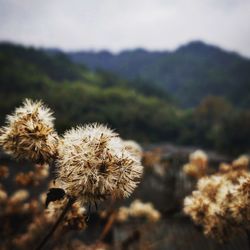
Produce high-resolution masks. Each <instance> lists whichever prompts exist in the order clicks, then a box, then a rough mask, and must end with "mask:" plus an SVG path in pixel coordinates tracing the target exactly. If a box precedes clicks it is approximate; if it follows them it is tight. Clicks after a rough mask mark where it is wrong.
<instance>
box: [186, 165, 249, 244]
mask: <svg viewBox="0 0 250 250" xmlns="http://www.w3.org/2000/svg"><path fill="white" fill-rule="evenodd" d="M242 165H246V164H242V163H241V164H240V166H242ZM238 166H239V165H238ZM223 167H224V165H223ZM223 170H224V169H223ZM197 189H198V190H197V191H194V192H193V193H192V195H191V196H188V197H186V198H185V200H184V212H185V213H186V214H188V215H189V216H190V217H191V218H192V219H193V221H194V222H195V223H196V224H199V225H202V226H203V229H204V233H205V234H206V235H208V236H210V237H213V238H216V239H217V240H219V241H221V242H223V241H225V240H227V239H228V238H229V237H230V236H232V235H234V234H236V233H239V232H241V231H242V230H244V229H247V228H249V227H250V223H249V221H250V208H249V204H250V195H249V194H250V174H249V172H247V171H246V170H244V168H243V169H242V167H236V168H235V167H233V166H231V165H227V166H226V171H223V173H222V174H221V169H220V174H215V175H212V176H209V177H204V178H201V179H200V180H199V181H198V184H197Z"/></svg>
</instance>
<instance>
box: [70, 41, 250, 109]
mask: <svg viewBox="0 0 250 250" xmlns="http://www.w3.org/2000/svg"><path fill="white" fill-rule="evenodd" d="M68 55H69V57H70V58H71V60H73V61H74V62H77V63H81V64H85V65H87V66H88V67H90V68H91V69H103V70H108V71H111V72H113V73H116V74H119V75H121V76H123V77H126V78H127V79H135V78H137V79H138V78H140V79H143V80H145V81H149V82H151V83H154V84H156V85H157V86H161V87H162V88H164V89H166V90H167V91H168V92H169V93H170V94H172V95H173V96H174V97H175V98H176V99H177V100H178V101H179V103H180V104H181V105H182V106H184V107H189V106H195V105H197V104H198V103H200V101H201V100H202V99H203V98H204V97H205V96H207V95H218V96H223V97H225V98H227V99H228V100H229V101H231V102H232V103H234V104H235V105H237V106H239V107H250V60H249V59H247V58H244V57H241V56H239V55H237V54H236V53H232V52H227V51H224V50H222V49H220V48H218V47H216V46H211V45H207V44H205V43H203V42H191V43H189V44H187V45H185V46H182V47H180V48H179V49H177V50H175V51H174V52H149V51H146V50H142V49H137V50H134V51H123V52H121V53H120V54H117V55H115V54H111V53H110V52H108V51H103V52H71V53H68Z"/></svg>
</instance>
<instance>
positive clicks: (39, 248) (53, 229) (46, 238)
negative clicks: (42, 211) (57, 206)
mask: <svg viewBox="0 0 250 250" xmlns="http://www.w3.org/2000/svg"><path fill="white" fill-rule="evenodd" d="M74 202H75V198H72V197H70V198H69V199H68V202H67V204H66V206H65V207H64V209H63V211H62V213H61V215H60V216H59V217H58V219H57V221H56V222H55V224H54V225H53V227H52V228H51V229H50V230H49V232H48V233H47V234H46V236H45V237H44V239H43V240H42V241H41V243H40V244H39V246H38V247H37V248H35V249H36V250H41V249H42V248H43V247H44V246H45V244H46V243H47V242H48V240H49V239H50V238H51V237H52V235H53V233H54V232H55V230H56V229H57V227H58V226H59V224H60V223H61V221H62V220H63V218H64V216H65V215H66V214H67V212H68V211H69V209H70V208H71V206H72V205H73V203H74Z"/></svg>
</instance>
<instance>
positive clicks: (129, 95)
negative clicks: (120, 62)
mask: <svg viewBox="0 0 250 250" xmlns="http://www.w3.org/2000/svg"><path fill="white" fill-rule="evenodd" d="M185 50H186V48H185V47H183V48H181V49H180V51H181V55H183V54H185V53H187V52H185ZM194 50H195V53H198V52H197V48H194ZM209 51H210V50H209ZM126 53H128V54H130V53H132V54H133V52H126ZM126 53H124V56H125V54H126ZM188 53H190V48H188ZM199 53H201V52H199ZM199 53H198V54H199ZM202 53H203V52H202ZM137 55H138V57H137V58H140V57H141V58H144V59H143V61H145V60H147V62H148V65H149V64H150V63H151V60H150V52H145V51H143V50H139V51H137ZM142 55H143V57H142ZM154 56H155V57H159V55H158V52H157V53H155V54H154ZM166 57H167V58H169V56H166ZM201 57H202V58H203V56H201ZM128 58H129V57H128ZM195 58H196V59H197V56H196V57H195ZM162 60H165V56H163V57H162ZM200 61H202V60H200ZM137 63H138V64H139V59H137V62H136V63H135V62H134V67H135V66H136V64H137ZM224 63H225V64H227V63H228V62H227V61H226V60H225V62H224ZM153 66H154V65H151V67H153ZM148 67H149V66H148ZM179 68H180V69H182V68H181V67H180V66H179ZM179 68H178V70H179ZM131 70H132V69H131ZM241 70H242V72H243V73H244V72H245V70H246V69H245V68H242V69H241ZM182 72H184V71H183V69H182ZM177 73H178V72H177ZM243 73H242V76H244V74H243ZM176 75H177V76H179V74H176ZM180 76H181V75H180ZM0 83H1V84H0V125H3V124H4V120H5V116H6V115H7V114H9V113H10V112H11V111H13V109H14V108H15V107H17V106H19V105H20V103H21V102H22V100H23V99H24V98H32V99H42V100H43V101H44V102H45V103H46V104H47V105H48V106H49V107H51V109H52V110H53V111H54V112H55V117H56V124H55V125H56V128H57V130H58V131H59V133H62V132H63V131H65V130H66V129H69V128H70V127H72V126H77V125H81V124H85V123H88V122H100V123H104V124H108V125H109V126H110V127H111V128H114V129H115V130H116V131H117V132H119V133H120V135H121V136H122V137H124V138H133V139H136V140H138V141H139V142H144V143H152V142H157V143H160V142H172V143H177V144H182V145H183V144H186V145H194V146H197V147H205V148H211V149H216V150H219V151H223V152H226V153H232V154H235V155H236V154H242V153H244V152H248V151H249V144H250V130H249V127H250V111H249V110H247V109H241V110H239V109H237V108H235V107H234V106H232V105H231V103H230V102H229V101H228V100H226V99H225V98H222V97H216V96H209V97H206V98H204V99H203V100H202V101H201V104H200V105H198V106H197V107H195V108H193V109H181V108H179V107H177V106H176V104H175V103H174V102H173V101H172V99H171V98H170V97H169V95H168V93H166V91H165V90H164V89H163V88H162V87H161V85H159V86H156V84H154V83H152V82H151V81H147V80H141V79H135V80H125V79H122V78H121V77H119V76H117V75H115V74H113V73H109V72H106V71H103V70H101V71H100V70H97V71H92V70H90V69H88V68H87V67H85V66H83V65H81V64H75V63H73V62H72V61H71V60H70V59H69V58H68V56H67V54H65V53H63V52H61V51H58V50H55V49H53V50H50V51H46V50H41V49H39V50H38V49H34V48H31V47H23V46H20V45H15V44H8V43H0ZM230 88H232V86H231V87H230ZM233 88H234V90H235V89H236V88H235V86H233ZM187 93H188V92H187ZM196 93H198V92H197V91H196ZM236 94H237V93H236ZM248 94H249V92H246V93H243V92H240V93H239V94H238V99H239V100H241V101H242V100H244V98H245V97H246V96H247V95H248Z"/></svg>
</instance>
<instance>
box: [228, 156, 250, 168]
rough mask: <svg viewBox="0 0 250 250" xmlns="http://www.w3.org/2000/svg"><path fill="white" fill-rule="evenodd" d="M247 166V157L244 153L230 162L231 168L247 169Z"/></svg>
mask: <svg viewBox="0 0 250 250" xmlns="http://www.w3.org/2000/svg"><path fill="white" fill-rule="evenodd" d="M248 166H249V157H248V156H246V155H241V156H240V157H239V158H237V159H236V160H234V161H233V162H232V168H233V169H245V170H246V169H247V168H248Z"/></svg>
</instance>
